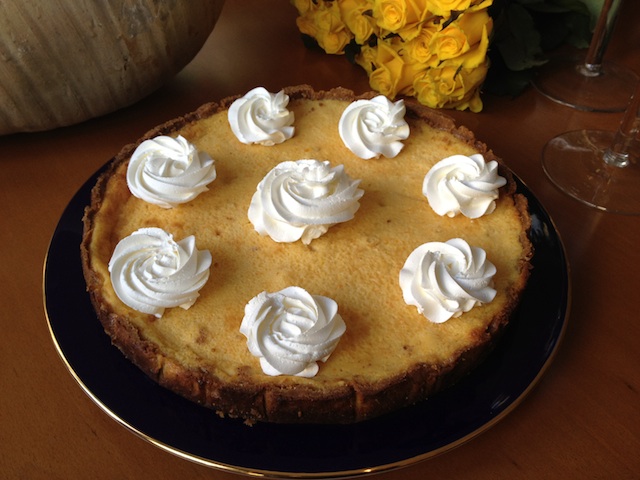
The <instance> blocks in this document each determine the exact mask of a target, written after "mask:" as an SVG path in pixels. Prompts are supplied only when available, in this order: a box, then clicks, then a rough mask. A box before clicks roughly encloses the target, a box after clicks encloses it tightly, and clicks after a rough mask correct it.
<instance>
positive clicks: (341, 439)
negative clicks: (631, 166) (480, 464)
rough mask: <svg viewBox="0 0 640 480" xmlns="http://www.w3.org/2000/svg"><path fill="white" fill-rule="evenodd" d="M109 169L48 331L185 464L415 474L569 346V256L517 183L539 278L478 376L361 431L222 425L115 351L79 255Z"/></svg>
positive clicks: (127, 420) (53, 258) (501, 410)
mask: <svg viewBox="0 0 640 480" xmlns="http://www.w3.org/2000/svg"><path fill="white" fill-rule="evenodd" d="M105 167H106V166H105ZM105 167H103V169H104V168H105ZM103 169H101V170H99V171H98V172H96V173H95V174H94V175H93V176H92V177H91V178H90V179H89V180H87V182H86V183H85V184H84V185H83V186H82V187H81V188H80V190H79V191H78V192H77V193H76V195H75V196H74V197H73V198H72V200H71V201H70V202H69V204H68V206H67V208H66V209H65V211H64V212H63V214H62V217H61V218H60V221H59V223H58V225H57V227H56V230H55V232H54V234H53V237H52V239H51V243H50V245H49V250H48V252H47V256H46V259H45V265H44V284H43V288H44V303H45V311H46V314H47V321H48V324H49V329H50V331H51V336H52V338H53V342H54V344H55V346H56V349H57V350H58V353H59V354H60V356H61V358H62V360H63V361H64V363H65V365H66V366H67V368H68V369H69V371H70V372H71V374H72V376H73V377H74V378H75V379H76V381H77V382H78V384H79V385H80V387H81V388H82V389H83V390H84V391H85V392H86V393H87V394H88V395H89V397H90V398H91V399H92V400H93V401H94V402H95V403H96V404H97V405H98V406H99V407H100V408H101V409H102V410H104V412H106V413H107V414H108V415H109V416H111V417H112V418H113V419H114V420H116V421H117V422H119V423H120V424H122V425H124V426H125V427H127V428H128V429H130V430H131V431H132V432H134V433H135V434H137V435H139V436H140V437H142V438H144V439H145V440H147V441H149V442H151V443H153V444H154V445H156V446H158V447H159V448H161V449H163V450H165V451H168V452H170V453H172V454H175V455H177V456H180V457H182V458H185V459H188V460H191V461H194V462H196V463H200V464H203V465H207V466H210V467H214V468H217V469H221V470H226V471H230V472H234V473H239V474H245V475H249V476H254V475H255V476H264V475H268V476H271V477H277V478H339V477H352V476H358V475H364V474H370V473H376V472H382V471H385V470H390V469H393V468H397V467H402V466H407V465H410V464H413V463H416V462H418V461H421V460H425V459H427V458H430V457H433V456H435V455H438V454H441V453H444V452H446V451H448V450H450V449H452V448H454V447H456V446H459V445H461V444H462V443H464V442H467V441H469V440H471V439H472V438H474V437H476V436H477V435H479V434H481V433H482V432H484V431H486V430H487V429H488V428H490V427H491V426H492V425H494V424H495V423H496V422H498V421H499V420H500V419H502V418H504V416H505V415H507V414H508V413H509V412H511V411H512V410H513V409H514V408H515V407H516V406H517V405H518V404H519V403H520V402H521V401H522V400H523V398H524V397H525V396H526V394H527V393H528V392H529V391H530V390H531V389H532V388H533V387H534V386H535V385H536V384H537V382H538V380H539V379H540V378H541V376H542V374H543V373H544V372H545V370H546V369H547V367H548V366H549V364H550V363H551V360H552V359H553V356H554V354H555V352H556V351H557V348H558V345H559V343H560V340H561V338H562V336H563V332H564V330H565V326H566V319H567V315H568V310H569V304H570V281H569V271H568V270H569V269H568V265H567V261H566V256H565V252H564V247H563V245H562V241H561V239H560V237H559V235H558V232H557V231H556V229H555V227H554V225H553V222H552V220H551V219H550V217H549V215H548V214H547V212H546V211H545V209H544V207H543V206H542V205H541V204H540V202H539V201H538V200H537V199H536V197H535V196H534V195H533V193H532V192H531V191H530V190H529V189H528V188H527V187H526V186H525V185H524V184H523V183H522V182H521V181H520V180H519V179H517V177H516V181H517V184H518V190H519V191H520V192H521V193H523V194H524V195H525V196H526V197H527V198H528V200H529V208H530V213H531V217H532V229H531V241H532V243H533V245H534V248H535V255H534V258H533V261H532V263H533V267H534V268H533V270H532V274H531V278H530V280H529V283H528V286H527V289H526V291H525V293H524V296H523V298H522V302H521V305H520V307H519V309H518V311H517V313H516V315H515V318H514V319H513V320H512V322H511V324H510V325H509V327H508V329H507V330H506V332H505V335H504V337H503V338H502V339H501V341H500V342H499V343H498V345H497V347H496V348H495V350H494V351H493V352H492V353H491V355H490V356H489V357H488V358H487V359H486V360H485V361H484V362H483V363H482V364H481V365H480V366H478V368H476V369H475V370H474V371H473V372H472V373H471V374H469V375H468V376H466V377H465V378H463V379H462V380H461V381H460V382H458V383H457V384H456V385H454V386H453V387H450V388H448V389H447V390H445V391H443V392H441V393H439V394H437V395H435V396H433V397H432V398H430V399H428V400H426V401H424V402H421V403H419V404H417V405H414V406H412V407H408V408H405V409H402V410H400V411H398V412H395V413H391V414H388V415H385V416H382V417H380V418H376V419H373V420H369V421H365V422H362V423H359V424H355V425H276V424H264V423H258V424H256V425H254V426H252V427H249V426H246V425H245V424H244V423H242V421H240V420H232V419H222V418H219V417H218V416H217V415H216V414H215V413H214V412H212V411H211V410H208V409H206V408H204V407H201V406H199V405H196V404H194V403H192V402H190V401H188V400H185V399H184V398H182V397H180V396H178V395H176V394H174V393H172V392H170V391H168V390H166V389H164V388H162V387H160V386H159V385H157V384H156V383H155V382H153V381H152V380H150V379H149V378H148V377H147V376H146V375H145V374H144V373H143V372H142V371H140V370H139V369H138V368H137V367H135V366H134V365H133V364H132V363H130V362H129V361H128V360H127V359H126V358H125V357H124V356H123V355H122V354H121V353H120V351H119V350H117V349H116V348H115V347H114V346H112V345H111V342H110V339H109V337H108V336H107V335H106V334H105V333H104V331H103V329H102V325H101V324H100V322H99V321H98V319H97V317H96V315H95V313H94V310H93V307H92V305H91V301H90V299H89V295H88V294H87V292H86V285H85V281H84V277H83V275H82V265H81V261H80V253H79V252H80V241H81V238H82V216H83V212H84V208H85V206H86V205H88V204H89V203H90V197H91V188H92V187H93V185H95V182H96V180H97V177H98V175H99V174H100V173H101V172H102V171H103Z"/></svg>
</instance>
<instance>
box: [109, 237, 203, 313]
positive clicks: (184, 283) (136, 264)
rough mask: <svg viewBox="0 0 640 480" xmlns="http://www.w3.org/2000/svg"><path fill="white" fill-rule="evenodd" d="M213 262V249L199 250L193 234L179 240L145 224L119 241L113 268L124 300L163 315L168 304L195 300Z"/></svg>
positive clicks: (113, 279)
mask: <svg viewBox="0 0 640 480" xmlns="http://www.w3.org/2000/svg"><path fill="white" fill-rule="evenodd" d="M210 266H211V253H210V252H209V251H208V250H197V249H196V242H195V237H194V236H193V235H192V236H189V237H186V238H184V239H183V240H180V241H179V242H176V241H175V240H174V239H173V236H172V235H171V234H170V233H167V232H166V231H164V230H163V229H161V228H141V229H139V230H137V231H135V232H133V233H132V234H131V235H129V236H128V237H125V238H123V239H122V240H120V242H119V243H118V244H117V245H116V248H115V250H114V252H113V254H112V256H111V260H110V261H109V272H110V273H111V284H112V285H113V289H114V291H115V293H116V295H117V296H118V298H119V299H120V300H122V302H123V303H124V304H126V305H128V306H129V307H131V308H133V309H134V310H137V311H139V312H142V313H149V314H152V315H155V316H156V317H158V318H160V317H161V316H162V315H163V313H164V310H165V309H166V308H172V307H182V308H183V309H185V310H186V309H188V308H189V307H191V306H192V305H193V304H194V303H195V301H196V299H197V298H198V296H199V291H200V289H201V288H202V287H203V286H204V284H205V283H206V282H207V280H208V279H209V267H210Z"/></svg>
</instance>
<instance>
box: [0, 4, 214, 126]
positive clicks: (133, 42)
mask: <svg viewBox="0 0 640 480" xmlns="http://www.w3.org/2000/svg"><path fill="white" fill-rule="evenodd" d="M223 3H224V0H99V1H95V0H3V1H2V2H0V135H5V134H9V133H14V132H29V131H40V130H49V129H53V128H56V127H60V126H65V125H71V124H74V123H78V122H81V121H83V120H87V119H89V118H93V117H97V116H100V115H104V114H106V113H109V112H112V111H114V110H117V109H119V108H122V107H125V106H127V105H131V104H132V103H135V102H136V101H138V100H140V99H141V98H143V97H145V96H146V95H148V94H150V93H151V92H153V91H154V90H156V89H157V88H158V87H160V86H161V85H162V84H163V83H164V82H166V81H167V80H168V79H170V78H171V77H173V76H174V75H175V74H176V73H178V72H179V71H180V70H181V69H182V68H183V67H184V66H186V65H187V63H189V62H190V61H191V60H192V59H193V57H194V56H195V55H196V54H197V53H198V51H199V50H200V49H201V48H202V45H203V44H204V42H205V41H206V39H207V37H208V36H209V34H210V33H211V31H212V29H213V27H214V25H215V23H216V21H217V20H218V17H219V15H220V11H221V10H222V6H223Z"/></svg>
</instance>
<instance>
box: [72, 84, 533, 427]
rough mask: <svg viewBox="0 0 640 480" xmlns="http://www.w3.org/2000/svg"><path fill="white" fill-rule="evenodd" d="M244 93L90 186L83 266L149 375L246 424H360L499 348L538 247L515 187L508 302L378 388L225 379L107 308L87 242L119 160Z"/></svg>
mask: <svg viewBox="0 0 640 480" xmlns="http://www.w3.org/2000/svg"><path fill="white" fill-rule="evenodd" d="M284 90H285V92H286V93H287V94H288V95H289V97H290V98H291V99H315V100H322V99H340V100H344V99H358V98H372V97H373V96H375V95H377V94H376V93H375V92H369V93H366V94H363V95H360V96H355V95H354V93H353V92H352V91H351V90H347V89H344V88H335V89H332V90H329V91H321V92H316V91H314V90H313V89H312V87H310V86H308V85H300V86H296V87H287V88H285V89H284ZM236 98H238V96H234V97H228V98H226V99H223V100H222V101H220V102H219V103H215V102H212V103H207V104H205V105H203V106H202V107H200V108H199V109H197V110H196V111H194V112H192V113H189V114H187V115H184V116H182V117H178V118H176V119H174V120H170V121H168V122H166V123H164V124H162V125H159V126H157V127H155V128H153V129H152V130H150V131H148V132H147V133H146V134H145V135H144V136H143V137H141V138H140V139H139V140H138V142H136V143H135V144H130V145H127V146H125V147H124V148H123V149H122V150H121V151H120V152H119V153H118V154H117V155H116V156H115V157H114V159H113V160H112V161H111V164H110V166H109V167H108V168H107V170H106V171H105V172H104V173H103V174H102V175H101V176H100V178H99V179H98V181H97V183H96V185H95V187H94V188H93V189H92V192H91V204H90V205H89V206H88V207H86V209H85V214H84V216H83V239H82V242H81V246H80V254H81V260H82V268H83V272H84V276H85V280H86V283H87V291H88V292H89V295H90V298H91V302H92V304H93V306H94V308H95V310H96V313H97V316H98V318H99V320H100V322H101V323H102V326H103V328H104V330H105V332H106V333H107V334H108V335H109V336H110V337H111V341H112V343H113V344H114V345H115V346H116V347H118V349H120V351H121V352H122V353H123V354H124V355H125V356H126V357H127V358H128V359H129V360H130V361H131V362H133V363H134V364H135V365H137V366H138V367H139V368H140V369H141V370H142V371H143V372H144V373H146V374H147V375H148V376H149V377H150V378H152V379H153V380H155V381H156V382H158V383H159V384H160V385H162V386H163V387H165V388H168V389H170V390H172V391H174V392H176V393H178V394H180V395H182V396H183V397H185V398H187V399H189V400H192V401H194V402H197V403H199V404H201V405H203V406H205V407H208V408H211V409H213V410H215V411H216V412H218V414H219V415H221V416H229V417H234V418H243V419H245V420H246V421H247V423H252V422H255V421H269V422H276V423H355V422H359V421H362V420H366V419H370V418H374V417H377V416H380V415H383V414H385V413H388V412H390V411H392V410H397V409H399V408H402V407H404V406H408V405H412V404H414V403H417V402H419V401H421V400H424V399H426V398H427V397H429V396H431V395H433V394H434V393H436V392H438V391H440V390H442V389H444V388H446V387H448V386H450V385H452V384H453V383H455V382H456V381H458V380H459V379H460V378H462V377H463V376H465V375H466V374H468V373H469V372H470V371H471V370H472V369H473V368H474V367H475V366H476V365H477V364H478V363H479V362H480V361H482V359H483V358H484V357H486V355H488V353H489V352H490V351H491V350H492V349H493V347H494V346H495V344H496V342H497V340H498V339H499V338H500V337H501V335H502V333H503V331H504V330H505V328H506V326H507V325H508V323H509V319H510V317H511V315H512V314H513V312H514V311H515V309H516V308H517V305H518V303H519V300H520V294H521V292H522V290H523V289H524V287H525V285H526V282H527V279H528V277H529V272H530V268H531V265H530V262H529V260H530V258H531V257H532V255H533V246H532V245H531V242H530V241H529V238H528V231H529V228H530V217H529V215H528V205H527V200H526V198H525V197H524V196H522V195H519V194H515V195H514V199H515V203H516V207H517V209H518V211H519V212H520V216H521V218H522V222H523V225H524V226H525V227H526V228H525V232H524V233H523V236H522V239H521V241H522V244H523V246H524V247H525V252H526V255H525V257H524V258H523V259H522V264H521V275H520V279H519V282H518V284H517V285H514V287H513V291H511V292H508V293H507V294H508V297H509V301H508V303H507V305H506V307H505V309H504V310H503V311H502V312H501V314H500V315H497V316H496V317H495V318H494V320H493V322H492V323H491V324H490V325H489V327H488V328H487V330H486V331H485V332H483V334H482V335H481V336H480V338H478V340H477V342H476V344H475V345H474V346H471V347H470V348H468V349H467V350H465V351H461V352H458V354H456V355H454V356H452V358H451V359H450V360H449V361H448V362H447V363H446V364H442V365H437V366H435V365H424V364H421V365H416V366H415V368H414V369H413V370H411V371H408V372H406V373H405V374H403V375H402V376H399V377H398V378H393V379H390V380H389V382H388V383H387V384H386V385H384V386H381V387H380V386H379V387H377V388H375V389H370V388H366V387H365V386H362V385H359V384H357V383H355V382H354V383H353V384H351V385H347V386H345V387H343V388H342V387H341V388H339V389H336V391H335V392H333V393H332V394H329V395H323V397H322V398H317V396H315V395H314V392H313V390H310V389H306V388H305V389H302V388H299V387H298V388H287V387H274V388H271V389H268V390H267V389H265V388H264V387H262V386H255V385H249V384H243V383H241V382H237V383H234V384H233V385H229V384H225V383H224V382H222V381H220V379H219V378H217V377H216V376H215V374H213V373H212V372H208V371H205V370H197V369H189V368H186V367H184V366H182V365H179V364H177V363H176V362H175V361H174V360H172V359H171V358H170V357H167V356H166V355H164V354H163V352H162V351H161V349H160V348H159V347H158V346H157V345H156V344H155V343H153V342H151V341H149V340H147V339H145V338H143V337H142V335H141V333H140V331H139V330H138V329H137V328H136V327H135V326H133V325H132V324H131V323H130V322H129V321H128V320H127V319H126V318H124V317H122V316H118V315H116V314H114V313H111V312H109V311H108V310H107V309H106V308H105V302H104V301H103V298H102V295H101V293H100V290H99V286H100V283H101V282H100V278H98V277H97V275H96V273H95V272H94V271H93V270H92V268H91V258H90V256H89V247H88V246H89V243H90V242H91V236H92V232H93V222H94V218H95V215H96V214H97V212H98V211H99V210H100V207H101V205H102V198H103V196H104V192H105V189H106V183H107V181H108V178H109V177H110V176H111V173H112V172H113V171H114V170H115V169H116V168H117V166H118V165H119V164H120V163H121V162H124V161H126V160H127V159H128V158H129V156H130V155H131V153H132V152H133V151H134V149H135V148H136V146H137V145H138V144H139V143H141V142H142V141H144V140H146V139H149V138H153V137H155V136H157V135H163V134H167V133H170V132H172V131H175V130H176V129H179V128H182V127H183V126H185V125H186V124H188V123H192V122H195V121H197V120H199V119H201V118H206V117H208V116H210V115H213V114H214V113H216V112H219V111H221V110H224V109H226V108H228V106H229V105H230V104H231V103H232V102H233V101H234V100H235V99H236ZM407 115H410V116H414V117H419V118H421V119H423V120H425V121H427V122H428V123H429V124H430V125H431V126H433V127H435V128H438V129H443V130H448V131H450V132H451V133H453V134H454V135H456V136H457V137H458V138H460V139H461V140H463V141H465V142H466V143H468V144H470V145H472V146H473V147H475V148H476V149H477V150H478V151H480V152H481V153H483V154H484V155H485V158H487V159H492V160H493V159H495V160H497V161H498V162H499V163H500V166H501V174H502V175H504V176H506V177H507V178H508V186H509V187H508V193H513V192H514V191H515V188H516V185H515V182H514V180H513V176H512V174H511V172H510V171H509V170H508V169H507V168H506V167H505V166H504V165H503V164H502V162H501V161H500V159H499V158H497V157H496V156H495V155H494V154H493V152H492V151H490V150H488V149H487V147H486V145H485V144H483V143H482V142H480V141H478V140H477V139H476V138H475V136H474V134H473V132H471V131H470V130H468V129H467V128H465V127H463V126H456V124H455V121H454V120H453V119H452V118H451V117H449V116H447V115H445V114H442V113H440V112H437V111H435V110H432V109H429V108H427V107H424V106H422V105H420V104H418V103H417V102H411V101H407Z"/></svg>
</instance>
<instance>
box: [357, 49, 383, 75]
mask: <svg viewBox="0 0 640 480" xmlns="http://www.w3.org/2000/svg"><path fill="white" fill-rule="evenodd" d="M377 55H378V48H377V47H370V46H369V45H367V44H365V45H363V46H362V48H360V53H359V54H358V55H357V56H356V59H355V60H356V63H357V64H358V65H360V66H361V67H362V68H363V69H364V71H365V72H367V77H368V76H369V75H371V73H372V72H373V71H374V70H375V69H376V57H377Z"/></svg>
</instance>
